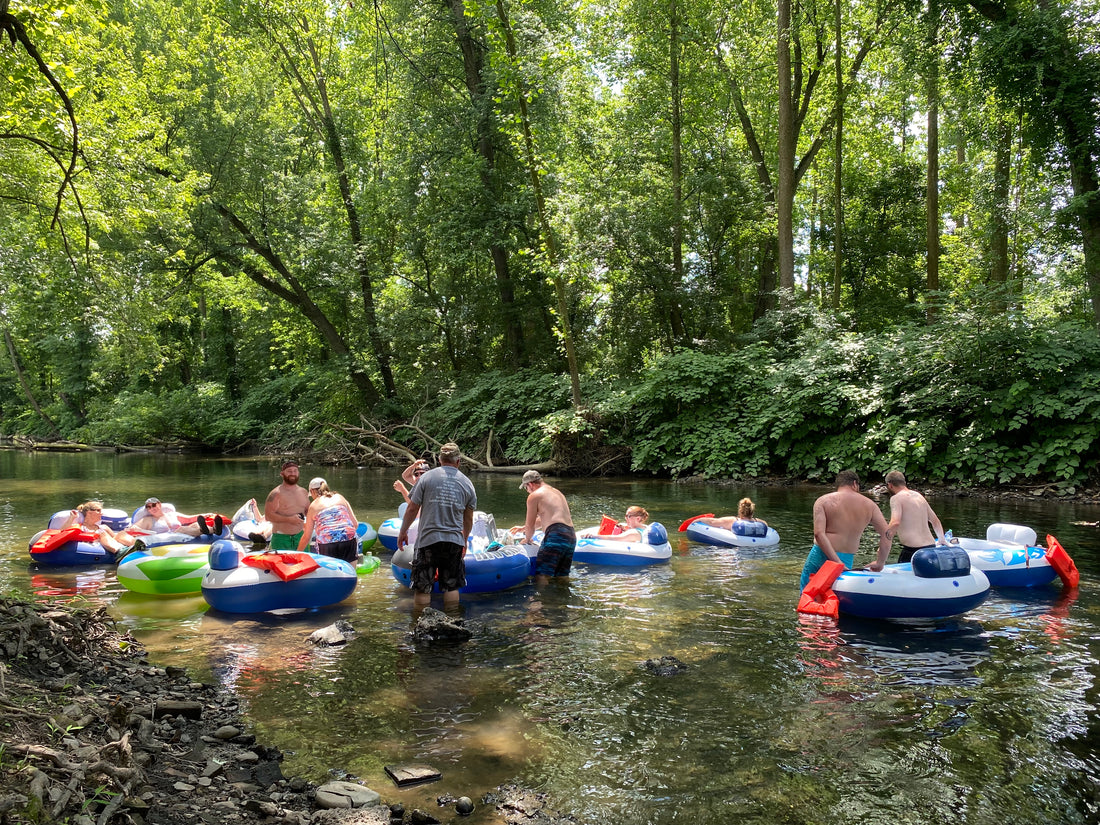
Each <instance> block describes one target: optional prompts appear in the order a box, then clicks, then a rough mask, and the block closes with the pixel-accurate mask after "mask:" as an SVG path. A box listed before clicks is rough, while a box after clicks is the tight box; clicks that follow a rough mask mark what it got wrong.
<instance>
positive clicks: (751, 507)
mask: <svg viewBox="0 0 1100 825" xmlns="http://www.w3.org/2000/svg"><path fill="white" fill-rule="evenodd" d="M755 513H756V505H755V504H753V503H752V499H751V498H749V497H748V496H746V497H745V498H743V499H741V500H740V501H739V502H737V517H738V518H753V515H754V514H755Z"/></svg>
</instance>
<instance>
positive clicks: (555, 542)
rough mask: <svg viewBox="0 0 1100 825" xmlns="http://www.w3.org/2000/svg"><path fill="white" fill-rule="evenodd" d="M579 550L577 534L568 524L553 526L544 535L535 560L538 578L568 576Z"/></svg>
mask: <svg viewBox="0 0 1100 825" xmlns="http://www.w3.org/2000/svg"><path fill="white" fill-rule="evenodd" d="M576 549H577V533H576V531H575V530H574V529H573V528H572V527H570V526H569V525H568V524H562V523H560V522H559V523H557V524H551V525H550V526H549V527H547V528H546V532H544V533H543V535H542V544H541V545H540V546H539V554H538V556H537V557H536V558H535V575H536V576H568V575H569V569H570V568H571V567H572V566H573V551H574V550H576Z"/></svg>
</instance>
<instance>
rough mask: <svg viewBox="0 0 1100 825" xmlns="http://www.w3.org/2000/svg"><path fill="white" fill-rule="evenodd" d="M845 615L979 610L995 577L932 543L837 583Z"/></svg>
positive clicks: (916, 615) (932, 615)
mask: <svg viewBox="0 0 1100 825" xmlns="http://www.w3.org/2000/svg"><path fill="white" fill-rule="evenodd" d="M832 590H833V592H834V593H835V594H836V596H837V599H838V601H839V607H840V612H841V613H846V614H848V615H850V616H862V617H864V618H869V619H939V618H947V617H949V616H958V615H959V614H961V613H966V612H967V611H968V610H973V609H974V608H975V607H977V606H978V605H980V604H981V603H982V602H983V601H985V599H986V597H987V596H988V595H989V579H988V578H986V575H985V573H983V572H982V571H981V570H978V569H975V568H972V567H971V565H970V557H969V556H968V555H967V554H966V552H965V551H964V550H962V549H961V548H957V547H926V548H924V549H922V550H918V551H917V552H916V553H915V554H914V555H913V560H912V561H911V562H909V563H906V564H888V565H886V567H885V568H883V569H882V570H881V571H879V572H877V573H872V572H870V571H868V570H846V571H844V572H843V573H841V574H840V575H839V576H838V577H837V579H836V581H834V582H833V584H832Z"/></svg>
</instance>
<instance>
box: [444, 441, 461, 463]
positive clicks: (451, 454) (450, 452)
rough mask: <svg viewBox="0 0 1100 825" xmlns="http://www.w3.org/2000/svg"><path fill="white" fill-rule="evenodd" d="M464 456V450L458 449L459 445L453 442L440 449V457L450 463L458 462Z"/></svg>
mask: <svg viewBox="0 0 1100 825" xmlns="http://www.w3.org/2000/svg"><path fill="white" fill-rule="evenodd" d="M461 455H462V450H460V449H459V448H458V445H457V444H455V443H454V442H453V441H448V442H447V443H446V444H444V445H443V446H442V447H440V448H439V457H440V458H445V459H447V460H448V461H457V460H458V458H459V456H461Z"/></svg>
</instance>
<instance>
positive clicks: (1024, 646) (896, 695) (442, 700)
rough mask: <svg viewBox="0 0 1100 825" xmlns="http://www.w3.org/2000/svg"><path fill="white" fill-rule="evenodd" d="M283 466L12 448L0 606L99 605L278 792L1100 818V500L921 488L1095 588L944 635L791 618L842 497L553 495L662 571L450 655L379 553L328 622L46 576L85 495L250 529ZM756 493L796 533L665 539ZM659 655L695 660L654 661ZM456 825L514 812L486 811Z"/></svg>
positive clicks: (519, 600) (817, 813)
mask: <svg viewBox="0 0 1100 825" xmlns="http://www.w3.org/2000/svg"><path fill="white" fill-rule="evenodd" d="M278 466H279V462H278V461H276V460H273V459H254V458H242V459H194V458H182V457H170V456H160V455H147V454H122V455H115V454H110V453H84V454H52V453H24V452H16V451H0V536H2V537H3V538H0V593H2V594H4V595H6V596H15V597H20V598H28V599H35V600H39V601H59V602H67V603H76V604H90V605H93V606H98V605H106V606H107V608H108V609H109V611H110V612H111V614H112V615H114V616H115V617H116V618H117V620H118V621H119V622H120V624H121V625H123V626H124V627H125V628H127V629H128V630H129V631H130V632H131V633H132V634H133V635H134V636H135V637H136V638H138V639H139V640H140V641H141V642H142V643H143V644H144V645H145V646H146V647H147V648H148V650H149V652H150V657H151V658H152V660H153V661H155V662H156V663H158V664H161V665H168V664H175V665H182V666H185V667H187V668H189V669H190V671H191V672H192V673H193V675H194V676H195V677H196V678H198V679H201V680H204V681H217V682H220V683H222V684H224V685H226V686H227V687H229V688H232V689H233V690H235V691H236V692H237V693H238V694H239V695H240V696H241V697H242V700H243V702H244V706H245V708H246V712H247V714H248V718H249V720H250V722H251V724H252V725H254V731H255V732H256V733H257V735H258V737H259V739H260V741H262V742H264V743H266V744H270V745H276V746H278V747H279V748H281V749H282V750H283V751H284V753H285V754H286V760H285V762H284V765H283V771H284V773H285V774H286V775H287V776H288V777H290V776H294V775H300V776H304V777H306V778H308V779H310V780H313V781H315V782H322V781H324V780H326V779H328V778H330V777H331V776H332V775H333V774H332V773H331V771H337V772H340V771H347V772H348V773H350V774H352V775H353V776H357V777H360V778H362V780H363V781H365V782H366V783H367V784H368V785H370V786H371V787H373V788H375V789H376V790H378V791H379V792H380V793H381V794H382V795H383V798H384V799H385V800H387V801H389V802H395V801H402V802H404V803H405V805H406V807H408V808H411V807H421V808H424V809H425V810H428V811H433V812H435V811H437V810H438V809H437V806H436V798H437V797H438V796H440V795H445V794H450V795H451V796H454V797H457V796H469V797H471V798H473V799H474V800H475V801H477V800H479V799H480V797H481V796H482V795H483V794H484V793H485V792H486V791H489V790H491V789H492V788H494V787H496V786H497V785H500V784H502V783H507V782H518V783H520V784H523V785H525V786H528V787H532V788H535V789H538V790H542V791H546V792H548V793H549V794H550V795H551V798H552V800H553V807H555V808H556V809H557V810H559V811H561V812H562V813H565V814H569V815H572V816H573V817H575V818H576V821H577V822H578V823H581V825H623V823H626V824H627V825H641V824H642V823H653V825H672V824H673V823H720V822H746V823H762V824H766V825H779V823H805V824H806V825H810V823H853V824H854V823H860V825H871V823H884V824H887V825H899V823H929V824H930V825H931V823H936V825H940V823H944V822H960V823H982V824H984V823H989V825H1009V823H1021V825H1023V823H1027V825H1034V824H1035V823H1095V822H1097V821H1098V820H1100V807H1098V806H1100V793H1098V791H1100V747H1098V745H1100V713H1098V710H1097V704H1098V700H1100V695H1098V689H1097V683H1098V678H1097V677H1098V676H1100V668H1098V664H1097V658H1096V656H1097V654H1098V652H1100V645H1098V644H1097V641H1098V638H1100V600H1098V598H1097V572H1098V570H1100V567H1098V557H1100V530H1097V529H1095V528H1088V527H1082V526H1076V525H1074V524H1073V522H1074V521H1082V520H1087V521H1095V520H1097V519H1098V518H1100V508H1098V507H1097V506H1096V505H1086V504H1074V503H1064V504H1058V503H1051V502H1049V501H1035V502H1031V501H1024V502H1016V501H1012V502H989V501H979V500H976V499H971V498H959V497H944V498H933V499H930V500H931V503H932V505H933V507H934V508H935V509H936V511H937V513H938V514H939V515H940V517H941V519H942V520H943V522H944V525H945V527H948V528H951V529H952V530H953V532H954V533H955V535H957V536H978V537H984V534H985V527H986V525H987V524H988V523H990V522H995V521H1004V522H1011V523H1018V524H1027V525H1030V526H1031V527H1033V528H1034V529H1035V531H1036V532H1037V533H1038V534H1039V536H1040V537H1045V536H1046V535H1047V534H1048V533H1052V534H1054V535H1056V536H1057V537H1058V538H1059V540H1060V541H1061V543H1062V545H1063V546H1064V547H1065V548H1066V549H1067V550H1068V551H1069V552H1070V554H1071V555H1072V556H1073V557H1074V559H1075V560H1076V562H1077V565H1078V567H1079V568H1080V570H1081V573H1082V581H1081V586H1080V588H1079V589H1078V590H1077V591H1075V592H1071V593H1064V592H1063V591H1062V589H1061V586H1060V584H1057V583H1056V584H1055V585H1053V586H1051V587H1049V588H1043V589H1042V590H1039V591H1036V592H1003V593H1002V592H997V591H994V595H993V596H992V597H991V598H990V599H989V600H988V601H986V602H985V603H984V604H983V605H982V606H980V607H979V608H978V609H976V610H974V611H972V612H971V613H969V614H967V615H966V616H965V617H963V618H959V619H955V620H950V621H939V622H927V623H909V624H901V623H890V622H870V621H858V620H851V619H848V618H843V617H842V619H841V621H840V622H839V624H834V623H832V622H828V621H821V620H812V619H808V618H805V617H800V616H798V614H796V612H795V609H794V606H795V603H796V601H797V599H796V597H797V580H798V574H799V571H800V569H801V565H802V560H803V558H804V556H805V553H806V549H807V547H808V545H809V544H810V542H811V534H812V529H811V518H810V512H811V507H812V503H813V500H814V498H815V497H816V496H818V495H820V494H821V493H822V492H825V488H821V487H817V486H810V485H806V486H795V487H767V486H761V487H756V486H753V485H749V484H746V485H741V486H732V487H725V486H714V485H687V484H674V483H671V482H668V481H664V480H652V479H642V478H636V477H630V478H614V479H565V480H561V481H560V482H558V481H554V482H553V483H555V484H556V485H557V486H559V487H560V488H561V489H562V490H563V491H564V492H565V493H566V495H567V496H568V497H569V500H570V503H571V506H572V509H573V514H574V519H575V520H576V522H577V523H578V524H579V525H585V524H594V523H596V522H597V521H598V520H599V517H600V515H601V514H603V513H608V514H612V515H616V516H618V517H621V515H622V513H623V511H624V510H625V508H626V507H627V506H628V505H630V504H635V503H637V504H642V505H643V506H645V507H646V508H647V509H648V510H649V512H650V516H651V520H656V521H660V522H662V523H663V524H665V525H666V527H668V528H669V531H670V534H671V535H672V541H673V558H672V560H671V562H670V563H669V564H664V565H660V566H654V567H649V568H644V569H641V570H637V571H623V570H610V569H597V568H586V567H583V566H580V565H578V566H576V567H575V568H574V573H575V575H574V576H572V577H571V578H570V579H569V580H568V582H567V583H556V584H552V585H550V586H548V587H546V588H544V589H542V590H541V591H539V590H536V589H535V587H534V586H533V585H532V584H527V585H525V586H523V587H520V588H517V589H515V590H512V591H509V592H506V593H500V594H488V595H483V596H477V597H467V598H464V599H463V607H462V610H463V613H464V616H465V619H466V621H467V622H468V623H469V624H470V626H471V627H472V628H473V629H474V637H473V639H472V640H471V641H470V642H469V643H467V644H465V645H463V646H460V647H455V648H446V649H424V648H418V647H417V646H415V645H413V644H412V642H411V639H410V627H411V624H410V617H411V606H412V605H411V602H412V600H411V595H410V594H409V592H408V591H406V590H403V589H402V588H401V587H399V586H398V585H397V583H396V582H395V581H394V579H393V577H392V576H391V575H390V573H389V569H388V564H386V563H385V562H384V563H383V566H382V567H381V568H380V569H379V570H378V571H377V572H376V573H374V574H372V575H369V576H364V577H362V578H361V580H360V583H359V586H358V588H357V590H356V592H355V593H354V594H353V595H352V597H351V598H350V599H348V600H347V601H346V602H344V603H342V604H340V605H337V606H335V607H333V608H331V609H328V610H324V611H319V612H311V613H304V614H298V615H295V616H273V615H269V614H264V615H260V616H245V617H242V616H229V615H215V614H213V613H212V612H210V611H209V610H208V609H207V606H206V604H205V602H203V601H202V599H201V597H177V598H155V597H140V596H138V595H137V594H134V593H130V592H128V591H125V590H123V589H122V588H120V586H119V585H118V583H117V581H116V580H115V579H114V576H113V573H112V571H111V569H110V568H108V567H97V568H88V569H84V570H73V569H63V570H62V569H55V570H49V569H36V568H35V567H34V566H33V565H32V564H31V562H30V557H29V555H28V553H27V544H28V541H29V539H30V538H31V536H32V535H33V534H34V533H36V532H37V531H38V530H40V529H42V528H43V527H45V524H46V520H47V518H48V517H49V515H50V514H51V513H53V512H55V511H58V510H62V509H69V508H71V507H73V506H75V505H76V504H77V503H79V502H81V501H83V500H86V499H90V498H100V499H102V500H104V502H105V503H106V505H107V506H108V507H120V508H123V509H126V510H133V508H135V507H137V506H138V505H139V504H141V503H142V502H143V501H144V500H145V497H146V496H148V495H157V496H159V497H160V498H162V499H163V500H165V501H169V502H173V503H174V504H175V505H176V506H177V507H178V508H179V509H180V510H181V511H183V512H198V511H204V510H217V511H221V512H227V513H232V512H233V511H235V510H236V508H237V507H238V506H239V505H240V504H241V503H243V502H244V501H246V500H247V499H249V498H252V497H255V498H256V499H258V500H259V501H260V503H261V505H262V502H263V499H264V498H265V496H266V494H267V492H268V491H269V490H270V489H271V488H272V487H273V486H274V485H275V484H276V483H277V482H278ZM314 475H322V476H324V477H325V478H327V479H328V482H329V485H330V487H332V488H333V489H334V490H337V491H338V492H341V493H343V494H344V495H345V496H347V498H348V499H349V500H350V501H351V503H352V505H353V506H354V507H355V509H356V512H357V515H358V516H359V517H360V519H362V520H365V521H369V522H371V523H372V524H374V525H375V526H377V525H378V524H379V523H380V522H381V521H382V520H383V519H385V518H389V517H391V516H393V515H394V514H395V511H396V506H397V504H398V503H399V502H400V498H399V496H398V495H397V494H396V493H395V492H394V491H393V489H392V483H393V480H394V478H395V477H396V474H395V473H392V472H384V471H380V470H377V469H356V468H350V467H349V468H339V469H337V468H329V467H326V468H320V467H310V466H308V465H307V466H303V467H302V479H303V483H305V482H306V481H308V479H309V478H310V477H312V476H314ZM472 478H473V480H474V483H475V485H476V487H477V490H478V496H479V506H480V508H481V509H484V510H487V511H489V512H492V513H493V514H494V515H495V517H496V521H497V524H498V525H500V526H506V525H510V524H516V523H520V522H521V521H522V519H523V513H524V500H525V494H524V493H523V492H522V491H520V490H519V489H517V485H518V482H519V479H518V477H512V476H496V475H476V474H475V475H473V476H472ZM744 495H748V496H751V497H752V498H753V500H754V501H755V502H756V504H757V512H758V515H760V516H761V517H762V518H765V519H767V520H768V522H769V523H770V524H771V525H772V526H774V527H775V528H776V529H777V530H778V531H779V533H780V535H781V536H782V541H781V543H780V544H779V545H778V546H777V547H773V548H768V549H763V550H742V551H732V550H728V549H727V550H720V549H716V548H708V547H702V546H699V545H694V544H691V543H688V542H687V541H685V540H684V539H683V535H682V534H677V533H676V532H675V530H676V527H677V526H678V525H679V523H680V522H681V521H682V520H683V519H685V518H686V517H688V516H691V515H695V514H697V513H701V512H715V513H722V514H724V513H730V512H732V511H733V510H734V509H735V508H736V504H737V501H738V499H740V498H741V497H742V496H744ZM883 506H884V508H885V506H886V505H885V502H883ZM873 544H874V543H873V542H872V541H871V540H870V536H868V540H867V542H866V547H865V549H866V551H867V552H866V554H865V555H864V556H863V560H869V559H870V558H871V556H872V550H873ZM384 558H385V557H384ZM337 619H345V620H347V621H348V622H350V623H351V624H352V625H353V626H354V627H355V629H356V635H355V638H354V639H353V640H352V642H351V643H350V644H349V645H347V646H346V647H343V648H335V649H315V648H313V647H311V646H309V645H308V644H306V643H305V637H306V636H307V635H308V634H309V633H310V632H312V631H313V630H314V629H316V628H318V627H322V626H324V625H327V624H329V623H331V622H333V621H335V620H337ZM666 655H667V656H675V657H677V658H678V659H679V660H681V661H682V662H684V663H685V664H686V665H687V666H688V667H687V670H686V671H685V672H683V673H680V674H678V675H675V676H671V677H659V676H655V675H653V674H651V673H650V672H648V671H647V670H645V669H644V668H643V667H642V664H643V663H644V662H645V661H646V660H647V659H651V658H657V657H661V656H666ZM409 763H419V764H427V765H430V766H432V767H434V768H436V769H438V770H439V771H441V772H442V774H443V778H442V780H440V781H438V782H435V783H432V784H428V785H421V786H417V787H413V788H405V789H398V788H397V787H395V786H394V785H393V783H392V782H391V781H390V780H389V779H388V778H387V776H386V774H385V773H384V766H386V765H393V764H409ZM440 818H443V819H445V820H447V819H449V818H450V814H448V813H447V811H446V810H444V811H443V815H442V816H441V817H440ZM464 821H466V822H470V823H490V822H495V821H497V820H496V819H495V817H494V816H493V815H492V812H491V808H490V807H489V806H480V805H479V807H478V810H477V811H475V813H474V815H473V816H471V817H469V818H468V819H466V820H464Z"/></svg>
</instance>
